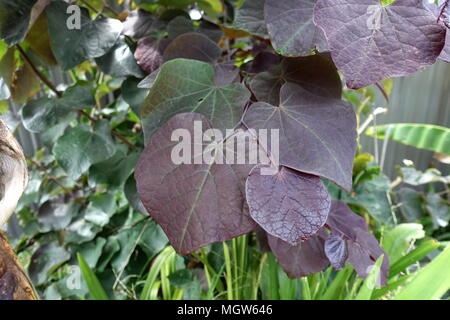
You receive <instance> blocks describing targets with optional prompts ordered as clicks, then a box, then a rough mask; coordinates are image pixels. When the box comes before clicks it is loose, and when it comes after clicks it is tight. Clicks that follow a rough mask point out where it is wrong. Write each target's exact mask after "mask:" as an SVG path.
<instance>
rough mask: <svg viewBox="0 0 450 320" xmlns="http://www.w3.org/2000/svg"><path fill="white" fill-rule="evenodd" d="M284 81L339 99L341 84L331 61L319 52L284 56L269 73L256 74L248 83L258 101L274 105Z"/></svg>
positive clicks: (317, 93)
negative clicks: (279, 63)
mask: <svg viewBox="0 0 450 320" xmlns="http://www.w3.org/2000/svg"><path fill="white" fill-rule="evenodd" d="M285 83H295V84H297V85H299V86H301V87H302V88H303V89H305V90H308V91H310V92H311V93H314V94H316V95H319V96H324V97H330V98H336V99H340V98H341V93H342V84H341V79H340V77H339V74H338V73H337V70H336V67H335V66H334V64H333V62H332V61H331V60H330V59H328V58H326V57H325V56H323V55H314V56H309V57H302V58H285V59H283V61H282V63H281V65H280V66H278V67H273V68H272V70H270V72H263V73H260V74H258V75H257V76H256V77H255V78H254V79H253V80H252V81H251V83H250V88H251V90H252V92H253V94H254V95H255V96H256V98H257V99H258V100H259V101H264V102H268V103H271V104H275V105H277V104H278V103H279V102H280V89H281V87H282V86H283V84H285Z"/></svg>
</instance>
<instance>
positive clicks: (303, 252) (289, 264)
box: [268, 231, 330, 278]
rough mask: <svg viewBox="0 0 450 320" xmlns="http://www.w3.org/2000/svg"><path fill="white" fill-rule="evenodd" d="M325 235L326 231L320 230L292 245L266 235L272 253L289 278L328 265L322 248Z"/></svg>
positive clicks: (316, 270)
mask: <svg viewBox="0 0 450 320" xmlns="http://www.w3.org/2000/svg"><path fill="white" fill-rule="evenodd" d="M327 237H328V235H327V233H326V232H324V231H321V232H319V233H318V234H315V235H314V236H312V237H311V238H310V239H309V240H308V241H305V242H300V243H298V244H297V245H295V246H292V245H290V244H289V243H287V242H284V241H283V240H281V239H279V238H276V237H272V236H270V235H268V238H269V245H270V248H271V249H272V252H273V254H274V255H275V257H276V258H277V259H278V262H279V263H280V265H281V267H282V268H283V269H284V271H285V272H286V273H287V274H288V276H289V277H290V278H301V277H304V276H306V275H308V274H312V273H316V272H320V271H322V270H324V269H325V268H326V267H328V266H329V264H330V262H329V261H328V258H327V257H326V256H325V252H324V249H323V248H324V243H325V239H326V238H327Z"/></svg>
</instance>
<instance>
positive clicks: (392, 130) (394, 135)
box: [366, 123, 450, 155]
mask: <svg viewBox="0 0 450 320" xmlns="http://www.w3.org/2000/svg"><path fill="white" fill-rule="evenodd" d="M366 134H367V135H369V136H372V137H376V138H378V139H384V138H385V137H386V136H387V138H388V139H390V140H392V141H396V142H400V143H403V144H406V145H409V146H413V147H416V148H419V149H425V150H431V151H434V152H439V153H442V154H446V155H450V129H449V128H446V127H441V126H436V125H431V124H421V123H393V124H387V125H382V126H376V127H370V128H369V129H367V131H366Z"/></svg>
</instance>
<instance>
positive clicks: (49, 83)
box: [16, 45, 61, 97]
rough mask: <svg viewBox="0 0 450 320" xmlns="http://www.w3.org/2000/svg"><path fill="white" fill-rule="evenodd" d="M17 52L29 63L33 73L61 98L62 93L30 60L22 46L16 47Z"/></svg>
mask: <svg viewBox="0 0 450 320" xmlns="http://www.w3.org/2000/svg"><path fill="white" fill-rule="evenodd" d="M16 48H17V50H19V52H20V55H21V56H22V58H23V59H24V60H25V61H26V62H27V63H28V65H29V66H30V67H31V69H32V70H33V72H34V73H35V74H36V76H37V77H38V78H39V79H40V80H41V81H42V82H43V83H44V84H45V85H46V86H47V87H48V88H49V89H50V90H52V91H53V92H54V93H55V94H56V95H57V96H58V97H61V92H59V91H58V90H57V89H56V87H55V86H54V85H53V84H52V83H51V82H50V80H48V79H47V77H46V76H45V75H44V74H43V73H42V72H41V71H39V69H38V68H37V67H36V66H35V65H34V63H33V62H32V61H31V60H30V58H29V57H28V55H27V54H26V53H25V51H23V49H22V47H21V46H20V45H16Z"/></svg>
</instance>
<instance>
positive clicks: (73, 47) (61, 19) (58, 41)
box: [45, 1, 123, 70]
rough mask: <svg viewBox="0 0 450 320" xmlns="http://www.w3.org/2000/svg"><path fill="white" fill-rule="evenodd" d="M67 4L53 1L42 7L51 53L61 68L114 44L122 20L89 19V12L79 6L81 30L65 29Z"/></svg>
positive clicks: (120, 28)
mask: <svg viewBox="0 0 450 320" xmlns="http://www.w3.org/2000/svg"><path fill="white" fill-rule="evenodd" d="M67 7H68V4H67V3H65V2H62V1H56V2H52V3H51V4H49V5H48V6H47V8H46V10H45V11H46V13H47V18H48V24H49V31H50V43H51V46H52V49H53V53H54V55H55V57H56V59H57V60H58V62H59V64H60V65H61V67H62V68H63V69H64V70H67V69H70V68H73V67H75V66H77V65H78V64H80V63H81V62H83V61H84V60H86V59H89V58H97V57H100V56H103V55H104V54H106V53H107V52H108V51H109V50H110V49H111V48H112V47H113V46H114V44H115V43H116V41H117V39H118V38H119V36H120V33H121V31H122V28H123V26H122V23H121V22H120V21H119V20H116V19H110V18H97V19H96V20H91V18H90V17H89V12H88V11H87V9H85V8H80V9H81V29H73V30H71V29H69V28H68V27H67V25H66V23H67V19H68V18H69V15H68V14H67V13H66V11H67Z"/></svg>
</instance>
